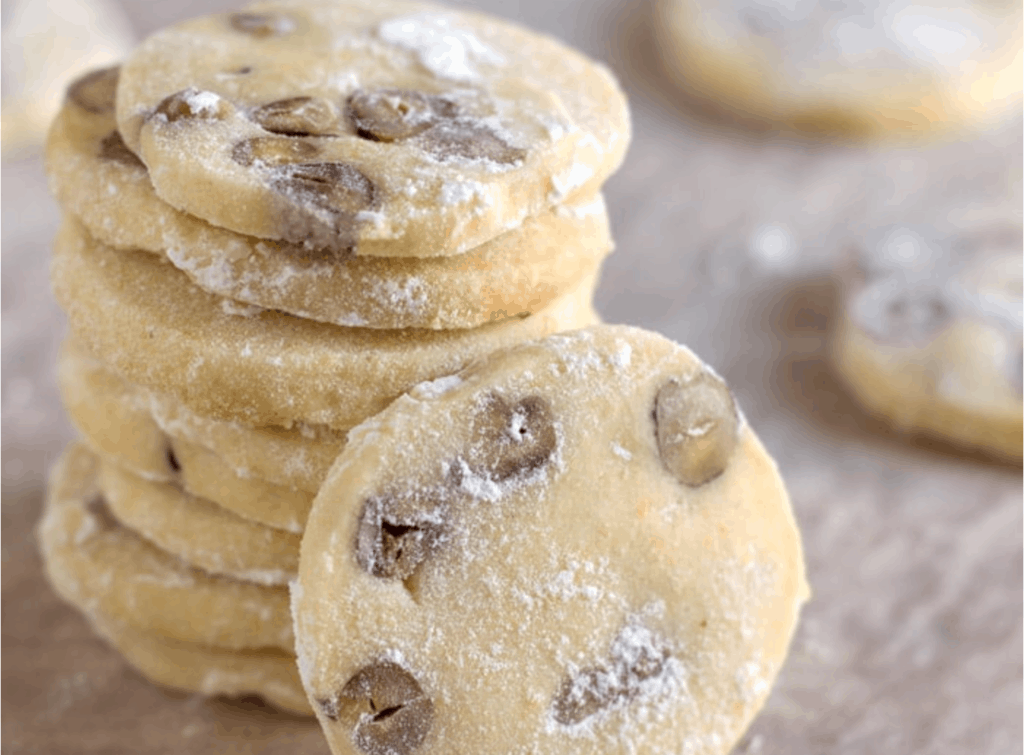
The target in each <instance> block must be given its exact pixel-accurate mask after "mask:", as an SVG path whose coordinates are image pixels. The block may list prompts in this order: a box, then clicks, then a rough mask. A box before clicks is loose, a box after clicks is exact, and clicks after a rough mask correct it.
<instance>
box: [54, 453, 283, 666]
mask: <svg viewBox="0 0 1024 755" xmlns="http://www.w3.org/2000/svg"><path fill="white" fill-rule="evenodd" d="M97 467H98V463H97V459H96V457H95V456H94V455H93V454H92V453H91V452H90V451H88V450H87V449H86V448H84V447H83V446H81V445H73V446H72V447H71V448H69V449H68V450H67V451H66V452H65V453H64V456H63V457H62V458H61V460H60V461H59V462H58V463H57V465H56V466H55V467H54V469H53V472H52V473H51V477H50V486H49V490H48V491H47V502H46V508H45V511H44V514H43V518H42V520H41V521H40V522H39V528H38V537H39V544H40V550H41V553H42V556H43V561H44V562H45V564H46V573H47V576H48V577H49V580H50V582H51V583H52V584H53V585H54V586H55V589H57V590H58V592H60V594H61V595H65V596H67V597H68V600H70V601H71V602H72V603H74V604H75V605H77V606H79V607H81V608H82V610H84V611H85V612H86V613H87V614H90V615H92V614H95V613H97V612H100V613H102V614H103V615H105V616H108V617H110V619H111V620H114V621H117V622H122V623H125V624H128V625H130V626H131V627H133V628H134V629H136V630H138V631H145V632H151V633H154V634H158V635H161V636H164V637H166V638H168V639H172V640H180V641H182V642H191V643H199V644H202V645H210V646H214V647H221V648H226V649H229V650H240V649H244V648H263V647H276V648H281V649H282V650H286V651H289V652H294V639H293V635H292V625H291V612H290V609H289V606H288V594H287V592H286V591H285V590H284V589H283V588H268V587H263V586H260V585H254V584H250V583H246V582H240V581H237V580H232V579H224V578H221V577H214V576H211V575H209V574H207V573H205V572H203V571H200V570H198V569H194V568H191V567H189V566H187V565H186V564H185V563H184V562H182V561H180V560H179V559H177V558H175V557H173V556H171V555H169V554H167V553H165V552H164V551H162V550H160V549H159V548H156V547H154V546H153V545H151V544H150V543H149V542H147V541H146V540H144V539H143V538H141V537H139V536H138V535H136V534H135V533H134V532H132V531H131V530H129V529H127V528H126V527H123V526H121V525H120V524H119V523H118V522H117V521H116V520H115V519H114V518H113V517H112V516H111V514H110V512H109V511H108V510H107V505H106V501H105V499H104V496H103V493H102V491H101V490H100V488H99V484H98V482H97V479H96V475H97Z"/></svg>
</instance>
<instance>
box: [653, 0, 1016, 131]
mask: <svg viewBox="0 0 1024 755" xmlns="http://www.w3.org/2000/svg"><path fill="white" fill-rule="evenodd" d="M656 16H657V17H656V20H655V24H654V27H655V33H656V36H657V41H658V47H659V49H660V52H661V55H662V58H663V61H664V64H665V66H666V68H667V69H668V72H669V73H670V75H672V76H673V78H674V79H675V80H676V81H677V82H678V83H679V85H680V86H681V87H682V88H683V90H684V91H685V92H686V93H687V94H689V95H690V96H691V97H693V98H694V99H695V100H696V101H698V102H699V103H703V104H704V105H707V106H710V108H711V109H713V110H716V111H723V110H724V111H725V112H726V114H728V115H731V116H735V117H737V118H738V119H740V120H747V121H750V120H751V119H753V120H755V121H764V122H766V123H768V124H769V125H771V126H773V127H783V128H790V129H795V130H797V131H801V132H807V133H814V134H820V135H828V136H845V137H862V138H875V137H880V136H883V135H895V134H902V135H907V134H928V135H937V134H941V133H943V132H949V131H953V132H961V131H979V130H984V129H986V128H989V127H992V126H994V125H997V124H998V123H1000V122H1001V121H1003V120H1004V119H1006V118H1007V117H1010V116H1012V115H1014V114H1017V113H1019V112H1020V107H1021V88H1022V87H1021V80H1022V76H1021V26H1022V12H1021V5H1020V3H1019V2H1015V3H1010V2H1007V1H1006V0H989V1H987V2H985V1H982V0H968V1H967V2H949V1H948V0H947V1H945V2H944V1H943V0H922V1H919V2H911V0H898V1H897V2H891V3H890V2H880V0H845V1H844V2H838V3H832V4H828V3H817V2H814V1H813V0H657V6H656Z"/></svg>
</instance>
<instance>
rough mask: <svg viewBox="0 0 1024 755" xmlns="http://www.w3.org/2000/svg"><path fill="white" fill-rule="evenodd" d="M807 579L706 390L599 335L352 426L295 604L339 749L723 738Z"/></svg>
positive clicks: (766, 669)
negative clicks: (413, 451) (413, 450)
mask: <svg viewBox="0 0 1024 755" xmlns="http://www.w3.org/2000/svg"><path fill="white" fill-rule="evenodd" d="M410 449H416V452H415V453H410ZM807 594H808V590H807V584H806V582H805V580H804V565H803V559H802V551H801V544H800V538H799V534H798V532H797V528H796V524H795V522H794V519H793V514H792V511H791V510H790V506H789V501H788V498H787V496H786V492H785V489H784V488H783V485H782V481H781V480H780V479H779V476H778V472H777V470H776V468H775V465H774V463H773V462H772V460H771V459H770V458H769V457H768V455H767V454H766V453H765V451H764V449H763V447H762V446H761V444H760V443H759V442H758V440H757V438H756V437H755V436H754V434H753V433H752V432H751V430H750V429H749V427H747V425H746V423H745V422H744V420H743V417H742V414H740V412H739V410H738V409H737V407H736V405H735V403H734V401H733V398H732V395H731V393H730V392H729V390H728V388H727V387H726V385H725V384H724V383H723V381H722V380H721V379H720V378H719V377H718V376H717V375H715V374H714V373H713V372H712V371H711V370H710V369H709V368H707V367H706V366H705V365H704V364H702V363H701V362H700V360H699V359H697V358H696V357H695V356H694V355H693V354H692V353H691V352H690V351H688V350H687V349H685V348H683V347H680V346H678V345H676V344H673V343H671V342H670V341H667V340H666V339H664V338H662V337H661V336H658V335H655V334H652V333H648V332H644V331H640V330H637V329H633V328H627V327H597V328H593V329H590V330H584V331H578V332H575V333H569V334H565V335H555V336H550V337H548V338H546V339H543V340H540V341H537V342H534V343H531V344H525V345H520V346H516V347H513V348H510V349H506V350H502V351H500V352H497V353H495V354H493V355H491V356H489V357H487V358H486V359H483V360H481V361H479V362H477V363H475V364H474V365H472V366H470V367H469V368H467V369H466V370H464V371H463V372H461V373H459V374H458V375H455V376H451V377H448V378H443V379H439V380H435V381H433V382H431V383H426V384H423V385H420V386H418V387H417V388H415V389H414V390H413V391H411V392H410V393H409V394H408V395H406V396H403V397H402V398H400V399H398V400H397V401H396V402H395V403H393V404H392V405H391V406H390V407H389V408H388V409H387V410H385V411H384V412H382V413H381V414H379V415H378V416H376V417H374V418H372V419H370V420H368V421H367V422H366V423H364V424H363V425H361V426H360V427H358V428H356V429H354V430H353V431H352V432H351V433H350V436H349V444H348V446H347V447H346V449H345V451H344V453H343V454H342V455H341V456H340V457H339V459H338V461H337V463H336V464H335V466H334V468H333V469H332V470H331V473H330V474H329V476H328V478H327V480H326V482H325V483H324V486H323V488H322V489H321V491H320V493H319V494H318V496H317V498H316V501H315V502H314V505H313V510H312V512H311V514H310V519H309V522H308V526H307V530H306V535H305V538H304V540H303V544H302V555H301V560H300V568H299V579H298V582H297V583H296V584H295V586H294V587H293V613H294V617H295V622H296V623H295V630H296V643H297V649H298V654H299V668H300V671H301V674H302V680H303V683H304V685H305V687H306V691H307V693H308V694H309V697H310V701H311V703H312V704H313V707H314V710H315V712H316V714H317V716H318V718H319V720H320V723H321V725H322V726H323V728H324V731H325V733H326V736H327V738H328V741H329V743H330V745H331V749H332V751H333V752H334V753H335V754H336V755H341V754H342V753H361V754H362V755H374V754H375V753H380V752H389V753H392V752H393V753H402V754H403V755H410V754H413V753H416V754H418V753H423V754H424V755H427V754H428V753H449V752H513V751H514V752H544V753H549V754H550V755H558V754H560V753H601V754H602V755H609V754H613V753H627V752H628V753H633V752H669V751H671V752H691V753H725V752H728V751H729V750H730V749H731V748H732V746H733V745H734V744H735V742H736V740H737V739H738V738H739V737H740V735H741V734H742V732H743V731H744V729H745V728H746V726H747V725H748V724H749V722H750V720H751V719H752V718H753V716H754V715H755V713H756V712H757V711H758V709H759V708H760V707H761V705H762V704H763V703H764V700H765V698H766V697H767V694H768V691H769V690H770V688H771V685H772V682H773V680H774V679H775V676H776V674H777V673H778V671H779V668H780V667H781V665H782V662H783V660H784V658H785V655H786V651H787V647H788V645H789V641H790V639H791V637H792V635H793V631H794V629H795V625H796V621H797V616H798V612H799V608H800V605H801V603H802V602H803V601H804V600H805V599H806V597H807Z"/></svg>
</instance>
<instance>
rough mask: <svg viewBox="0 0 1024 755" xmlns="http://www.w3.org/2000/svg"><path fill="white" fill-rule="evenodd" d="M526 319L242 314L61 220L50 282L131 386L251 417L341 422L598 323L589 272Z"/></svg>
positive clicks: (222, 415)
mask: <svg viewBox="0 0 1024 755" xmlns="http://www.w3.org/2000/svg"><path fill="white" fill-rule="evenodd" d="M596 272H597V271H596V270H595V271H594V274H592V275H590V276H589V277H588V278H586V279H585V280H584V281H582V282H581V283H580V284H579V286H578V287H577V289H576V290H575V291H574V292H572V293H569V294H566V295H565V296H562V297H560V298H559V299H557V300H555V301H554V302H552V303H551V304H550V305H548V306H547V307H545V308H544V309H543V310H541V311H540V312H537V313H535V314H533V315H530V316H528V317H511V318H509V319H507V320H503V321H501V322H496V323H492V324H490V325H484V326H481V327H479V328H472V329H468V330H445V331H438V330H413V329H406V330H374V329H370V328H346V327H341V326H337V325H328V324H326V323H317V322H312V321H309V320H303V319H301V318H298V317H294V316H291V315H287V314H283V313H281V312H274V311H269V310H268V311H260V312H256V313H251V312H247V310H246V309H245V308H244V307H242V308H240V307H239V305H238V304H237V303H234V302H232V301H231V300H229V299H222V298H220V297H217V296H214V295H212V294H209V293H207V292H205V291H203V290H201V289H199V288H197V287H196V286H194V285H192V284H191V283H190V282H189V281H188V278H187V277H186V276H185V274H184V273H182V272H180V271H179V270H176V269H175V268H174V267H172V266H171V265H169V264H165V263H161V262H160V260H159V258H157V257H155V256H153V255H151V254H147V253H145V252H132V251H117V250H114V249H110V248H109V247H106V246H104V245H102V244H100V243H98V242H96V241H95V240H93V239H92V238H90V237H89V236H88V234H87V233H86V232H85V231H84V230H83V229H82V228H81V226H80V225H79V224H78V223H77V222H76V221H74V220H73V219H70V218H69V219H66V221H65V224H64V226H63V227H62V229H61V231H60V233H59V234H58V236H57V238H56V239H55V241H54V247H53V258H52V262H51V266H50V280H51V283H52V285H53V290H54V295H55V296H56V298H57V301H58V303H59V304H60V305H61V306H62V307H63V308H64V310H65V311H66V312H67V314H68V324H69V326H70V329H71V331H72V333H73V334H74V337H75V338H76V339H77V340H78V341H79V342H80V343H82V344H83V345H84V346H85V347H87V348H88V350H89V351H90V352H91V353H92V354H93V355H94V356H96V357H97V358H99V359H101V360H102V361H103V362H105V363H106V364H108V365H109V366H111V367H112V368H114V369H115V370H116V371H117V372H118V373H119V374H121V375H122V377H124V378H125V379H127V380H128V381H129V382H131V383H132V384H134V385H137V386H139V387H141V388H144V389H146V390H152V391H155V392H156V393H159V394H163V395H166V396H171V397H173V398H175V399H177V400H179V401H181V402H182V403H183V404H185V405H186V406H188V407H189V408H190V409H192V410H193V411H195V412H196V413H198V414H201V415H205V416H208V417H212V418H215V419H221V420H232V421H239V422H243V423H246V424H250V425H283V426H289V425H291V424H292V423H294V422H303V423H306V424H312V425H328V426H330V427H332V428H336V429H347V428H349V427H353V426H354V425H356V424H358V423H359V422H362V421H363V420H364V419H365V418H366V417H369V416H371V415H373V414H375V413H376V412H378V411H380V410H381V409H383V408H384V407H385V406H387V405H388V404H389V403H390V402H391V401H392V400H393V399H394V398H395V397H397V396H399V395H401V393H402V392H403V391H405V390H407V389H408V388H409V387H411V386H412V385H415V384H416V383H417V382H420V381H422V380H428V379H430V378H433V377H435V376H437V375H443V374H446V373H449V372H452V371H454V370H457V369H460V368H461V367H462V366H463V365H465V364H466V363H467V362H469V361H470V360H471V359H473V358H475V357H478V356H480V355H482V354H486V353H488V352H491V351H493V350H495V349H497V348H500V347H501V346H506V345H509V344H511V343H517V342H520V341H525V340H529V339H530V338H536V337H539V336H541V335H545V334H547V333H551V332H554V331H558V330H565V329H567V328H573V327H580V326H582V325H587V324H590V323H592V322H595V321H596V316H595V315H594V312H593V310H592V309H591V306H590V300H591V295H592V293H593V290H594V285H595V276H596Z"/></svg>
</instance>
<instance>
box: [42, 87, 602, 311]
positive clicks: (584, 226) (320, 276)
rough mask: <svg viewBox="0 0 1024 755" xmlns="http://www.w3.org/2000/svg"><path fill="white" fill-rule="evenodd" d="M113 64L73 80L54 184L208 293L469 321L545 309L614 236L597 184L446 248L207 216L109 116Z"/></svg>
mask: <svg viewBox="0 0 1024 755" xmlns="http://www.w3.org/2000/svg"><path fill="white" fill-rule="evenodd" d="M118 70H119V69H117V68H110V69H106V70H105V71H97V72H93V73H91V74H89V75H88V76H86V77H84V78H82V79H80V80H79V81H78V82H76V83H75V84H74V85H73V86H72V87H71V88H70V90H69V91H68V96H67V99H66V101H65V103H64V107H63V108H62V109H61V111H60V113H59V114H58V116H57V118H56V120H55V122H54V124H53V126H52V127H51V129H50V134H49V138H48V141H47V173H48V174H49V176H50V184H51V186H52V189H53V192H54V194H55V195H56V196H57V199H58V201H59V202H60V203H61V206H62V207H64V209H65V210H67V211H68V212H70V213H71V214H73V215H74V216H75V217H77V218H78V219H79V220H80V221H81V222H82V224H83V225H84V226H85V227H86V228H87V229H88V231H89V233H90V235H92V236H93V237H94V238H96V239H97V240H99V241H100V242H102V243H104V244H107V245H109V246H112V247H114V248H118V249H142V250H144V251H147V252H153V253H154V254H160V255H163V256H165V257H167V258H168V259H169V260H171V262H172V263H173V264H174V265H175V266H176V267H178V268H179V269H180V270H183V271H185V273H186V274H188V276H189V278H190V279H191V280H192V281H193V282H194V283H195V284H196V285H198V286H199V287H200V288H203V289H205V290H206V291H209V292H211V293H214V294H218V295H220V296H225V297H228V298H231V299H235V300H238V301H242V302H246V303H248V304H252V305H256V306H260V307H263V308H267V309H279V310H282V311H284V312H289V313H291V314H294V315H297V316H299V317H305V318H309V319H313V320H318V321H321V322H330V323H334V324H337V325H350V326H361V327H371V328H408V327H416V328H434V329H450V328H468V327H474V326H477V325H482V324H484V323H487V322H490V321H491V320H493V319H495V318H496V317H504V316H507V315H511V314H520V313H523V312H535V311H538V310H540V309H543V308H544V307H545V306H546V305H547V304H548V303H549V302H550V301H552V300H553V299H555V298H557V297H558V296H559V295H560V294H562V293H565V292H566V291H568V290H569V289H571V288H572V287H573V286H574V285H575V284H576V283H577V282H579V280H580V279H581V278H582V277H583V276H584V275H586V274H588V273H589V272H591V271H592V270H593V269H594V268H595V267H596V265H597V264H598V262H599V260H600V259H601V258H602V257H603V256H605V254H606V253H607V252H609V251H610V250H611V248H612V241H611V236H610V231H609V228H608V214H607V211H606V209H605V206H604V201H603V200H602V199H601V197H600V195H598V196H596V197H595V196H587V197H582V198H580V199H578V200H576V201H574V202H573V203H571V204H567V205H562V206H559V207H557V208H554V209H552V210H546V211H544V212H542V213H541V214H539V215H537V216H535V217H530V218H527V219H526V220H524V221H523V224H522V225H521V226H519V227H518V228H516V229H514V230H511V231H509V232H507V233H504V234H502V235H500V236H498V237H497V238H494V239H492V240H490V241H487V242H486V243H484V244H482V245H481V246H479V247H477V248H475V249H472V250H470V251H468V252H466V253H464V254H461V255H459V256H457V257H450V258H435V259H416V258H411V259H410V258H405V259H402V258H398V259H387V258H372V257H371V258H360V257H349V258H346V259H321V258H316V257H311V256H310V255H309V254H308V253H307V252H306V251H305V250H304V249H303V248H302V247H301V246H297V245H294V244H288V243H285V242H277V241H269V240H263V239H258V238H255V237H252V236H242V235H240V234H237V233H233V232H231V231H227V230H225V229H223V228H218V227H216V226H212V225H210V224H209V223H205V222H203V221H202V220H199V219H198V218H195V217H193V216H191V215H187V214H185V213H183V212H180V211H178V210H175V209H174V208H173V207H171V206H170V205H168V204H167V203H165V202H163V201H161V200H160V199H159V198H158V197H157V195H156V192H155V191H154V190H153V186H152V184H151V183H150V180H149V174H148V172H147V170H146V167H145V165H144V164H143V163H142V162H141V161H140V160H139V159H138V158H136V157H135V155H134V154H133V153H132V152H130V151H129V150H128V149H127V148H126V147H125V145H124V142H123V141H122V140H121V137H120V134H119V133H118V131H117V128H116V122H115V119H114V82H116V80H117V74H118Z"/></svg>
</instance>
